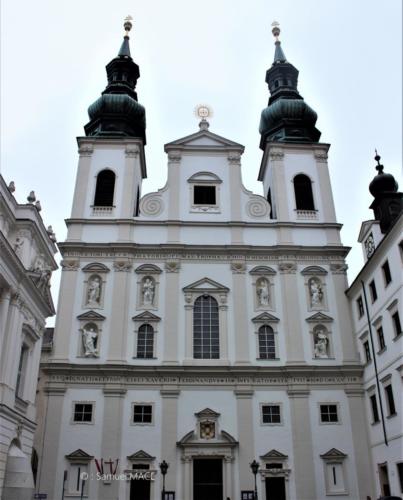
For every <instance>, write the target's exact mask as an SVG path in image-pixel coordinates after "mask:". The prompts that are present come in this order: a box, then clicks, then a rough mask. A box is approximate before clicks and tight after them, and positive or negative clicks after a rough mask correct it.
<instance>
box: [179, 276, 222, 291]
mask: <svg viewBox="0 0 403 500" xmlns="http://www.w3.org/2000/svg"><path fill="white" fill-rule="evenodd" d="M183 291H184V292H208V291H216V292H228V291H229V288H228V287H226V286H224V285H221V283H218V282H217V281H214V280H212V279H210V278H202V279H200V280H198V281H195V282H194V283H191V284H190V285H187V286H185V287H184V288H183Z"/></svg>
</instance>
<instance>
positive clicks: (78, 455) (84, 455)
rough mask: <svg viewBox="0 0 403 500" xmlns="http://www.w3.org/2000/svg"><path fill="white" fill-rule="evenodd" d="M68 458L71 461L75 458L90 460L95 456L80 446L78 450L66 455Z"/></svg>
mask: <svg viewBox="0 0 403 500" xmlns="http://www.w3.org/2000/svg"><path fill="white" fill-rule="evenodd" d="M66 458H67V460H71V461H74V460H88V461H90V460H92V459H93V458H94V457H93V456H92V455H89V454H88V453H86V452H85V451H84V450H82V449H81V448H79V449H78V450H75V451H73V452H72V453H70V454H69V455H66Z"/></svg>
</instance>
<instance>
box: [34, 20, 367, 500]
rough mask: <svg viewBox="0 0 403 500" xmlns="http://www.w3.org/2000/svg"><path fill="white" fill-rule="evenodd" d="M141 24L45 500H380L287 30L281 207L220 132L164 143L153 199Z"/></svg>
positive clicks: (104, 127) (55, 361) (269, 134)
mask: <svg viewBox="0 0 403 500" xmlns="http://www.w3.org/2000/svg"><path fill="white" fill-rule="evenodd" d="M130 27H131V26H130V23H129V22H127V23H126V29H127V33H126V35H125V38H124V42H123V45H122V47H121V49H120V52H119V55H118V56H117V58H115V59H114V60H113V61H111V63H109V64H108V66H107V73H108V87H107V89H106V91H105V92H104V93H103V95H102V97H101V98H100V99H98V101H96V102H95V103H94V104H93V105H91V107H90V109H89V114H90V122H89V123H88V124H87V125H86V127H85V130H86V136H85V137H79V138H78V145H79V163H78V171H77V181H76V188H75V193H74V200H73V208H72V213H71V217H70V219H68V221H67V225H68V235H67V239H66V241H65V242H64V243H60V244H59V246H60V251H61V253H62V258H63V260H62V280H61V288H60V296H59V304H58V310H57V321H56V327H55V332H54V345H53V349H52V352H51V353H50V354H48V355H47V356H46V359H44V362H43V363H42V377H41V391H40V400H41V402H40V407H41V421H42V422H46V425H43V426H42V428H41V432H40V434H39V435H38V443H39V454H40V457H39V459H40V464H39V472H38V480H37V485H36V491H37V492H43V493H46V494H47V495H48V498H54V499H56V498H59V497H60V495H61V492H62V491H63V495H64V498H65V499H68V498H79V497H80V495H82V496H83V498H88V499H90V500H115V499H119V500H157V499H160V498H161V490H163V489H164V490H165V498H166V499H169V500H173V499H175V500H206V499H207V498H208V499H209V500H226V499H230V500H235V499H237V500H238V499H241V500H251V499H253V498H254V495H255V480H256V493H257V495H258V498H259V499H266V500H268V499H276V500H283V499H284V500H285V499H287V500H319V499H325V498H328V497H329V498H333V499H335V500H337V499H338V498H340V499H350V500H356V499H363V498H364V499H365V498H367V496H368V497H371V498H373V499H374V498H375V496H374V485H373V482H372V481H373V479H372V477H373V476H372V474H371V464H370V458H369V448H368V444H367V443H368V436H367V428H366V426H365V425H363V421H365V403H366V400H365V395H364V391H363V387H362V375H363V368H362V363H361V361H360V357H359V353H358V351H357V346H356V343H355V339H354V336H353V335H352V331H353V326H352V321H351V315H350V309H349V303H348V299H347V297H346V295H345V293H344V292H345V290H346V288H347V280H346V269H347V267H346V264H345V257H346V255H347V253H348V250H349V249H348V248H346V247H344V246H343V245H342V243H341V241H340V229H341V225H340V224H339V223H338V222H337V220H336V216H335V210H334V205H333V198H332V190H331V184H330V178H329V170H328V149H329V145H328V144H323V143H320V142H319V137H320V132H319V131H318V130H317V129H316V128H315V122H316V113H315V112H314V111H313V110H312V109H311V108H309V106H308V105H307V104H306V103H305V102H304V100H303V99H302V97H301V96H300V95H299V93H298V91H297V77H298V71H297V70H296V68H294V66H292V65H291V64H290V63H289V62H287V61H286V58H285V56H284V53H283V51H282V49H281V45H280V42H279V41H278V34H279V30H278V28H277V27H275V28H274V34H275V36H276V44H275V45H276V50H275V58H274V62H273V65H272V67H271V68H270V69H269V70H268V72H267V76H266V81H267V83H268V85H269V90H270V93H271V97H270V101H269V105H268V107H267V108H266V109H265V110H264V111H263V113H262V120H261V126H260V133H261V137H262V140H261V148H262V151H263V157H262V163H261V167H260V172H259V180H260V181H261V182H262V186H263V193H264V196H260V195H257V194H254V193H252V192H250V191H248V190H247V189H246V188H245V187H244V186H243V183H242V176H241V159H242V153H243V151H244V148H243V146H242V145H240V144H237V143H235V142H233V141H231V140H228V139H226V138H224V137H222V136H220V135H217V134H215V133H213V132H211V131H210V129H209V123H208V121H207V120H206V119H205V118H202V119H201V122H200V125H199V130H198V131H196V132H195V133H193V134H191V135H189V136H187V137H184V138H182V139H178V140H174V141H173V142H170V143H169V144H166V145H165V152H166V153H167V162H168V179H167V183H166V185H165V186H164V187H162V188H161V189H160V190H158V191H157V192H153V193H148V194H146V195H144V196H141V190H142V180H143V179H144V178H145V177H146V162H145V149H144V145H145V112H144V108H143V107H142V106H141V105H139V104H138V102H137V94H136V92H135V90H134V89H135V84H136V80H137V78H138V76H139V71H138V67H137V65H136V64H135V63H134V62H133V60H132V58H131V56H130V50H129V45H128V44H129V37H128V31H129V30H130ZM201 111H203V110H201ZM254 460H255V461H256V462H255V463H257V467H256V469H255V471H254V472H253V470H252V469H251V466H250V464H251V463H252V462H253V461H254ZM163 461H165V462H166V463H167V464H168V466H169V467H168V470H167V471H166V474H162V473H161V469H160V467H159V464H160V463H162V462H163ZM102 472H103V473H104V474H102ZM128 472H131V473H132V474H134V473H139V474H143V475H144V476H146V475H147V474H148V476H147V477H146V478H144V479H133V478H131V477H130V475H127V477H121V476H120V475H121V474H123V475H124V474H128ZM108 474H109V475H108ZM110 474H114V475H115V476H118V477H110Z"/></svg>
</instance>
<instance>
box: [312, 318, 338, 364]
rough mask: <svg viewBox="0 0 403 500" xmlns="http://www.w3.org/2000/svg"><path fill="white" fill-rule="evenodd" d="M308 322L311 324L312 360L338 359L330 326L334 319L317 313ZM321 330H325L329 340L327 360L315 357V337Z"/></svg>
mask: <svg viewBox="0 0 403 500" xmlns="http://www.w3.org/2000/svg"><path fill="white" fill-rule="evenodd" d="M306 321H307V322H308V324H309V334H310V337H311V353H312V359H313V360H315V361H328V360H329V359H330V360H334V359H336V358H335V354H334V346H333V339H332V330H331V329H330V325H331V323H332V322H333V318H331V317H330V316H327V315H326V314H323V313H316V314H313V315H312V316H310V317H309V318H307V319H306ZM319 329H322V330H324V333H325V334H326V336H327V339H328V345H327V354H328V355H327V358H319V357H316V356H315V335H316V334H317V333H318V330H319Z"/></svg>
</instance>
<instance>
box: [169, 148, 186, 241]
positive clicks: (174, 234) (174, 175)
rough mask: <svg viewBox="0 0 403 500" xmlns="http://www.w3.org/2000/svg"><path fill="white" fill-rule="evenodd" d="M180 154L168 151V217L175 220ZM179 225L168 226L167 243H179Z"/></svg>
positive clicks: (178, 190) (178, 212)
mask: <svg viewBox="0 0 403 500" xmlns="http://www.w3.org/2000/svg"><path fill="white" fill-rule="evenodd" d="M181 159H182V154H181V152H180V151H169V152H168V180H167V185H168V186H169V190H168V219H169V220H170V221H177V220H179V219H180V208H179V206H180V198H181V190H180V175H179V173H180V163H181ZM179 237H180V229H179V226H172V225H169V226H168V243H179Z"/></svg>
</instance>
